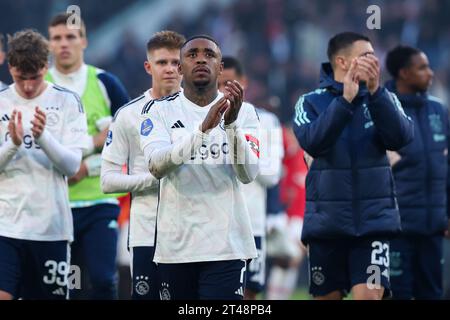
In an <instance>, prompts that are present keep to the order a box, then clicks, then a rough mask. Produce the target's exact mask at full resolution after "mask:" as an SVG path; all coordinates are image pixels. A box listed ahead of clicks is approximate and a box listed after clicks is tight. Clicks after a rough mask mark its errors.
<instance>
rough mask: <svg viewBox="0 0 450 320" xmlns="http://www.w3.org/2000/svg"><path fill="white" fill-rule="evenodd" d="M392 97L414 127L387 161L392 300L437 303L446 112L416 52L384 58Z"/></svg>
mask: <svg viewBox="0 0 450 320" xmlns="http://www.w3.org/2000/svg"><path fill="white" fill-rule="evenodd" d="M386 66H387V69H388V71H389V73H390V74H391V76H392V77H393V80H392V81H390V82H388V83H387V85H386V86H387V88H389V89H390V90H391V91H392V92H395V93H396V94H397V96H398V98H399V100H400V102H401V103H402V106H403V108H404V109H405V112H406V114H407V115H408V116H409V117H411V119H412V120H413V121H414V129H415V132H414V140H413V142H412V143H410V144H408V145H407V146H406V147H404V148H402V149H400V150H398V151H397V152H390V153H389V158H390V160H391V164H392V171H393V173H394V178H395V186H396V191H397V199H398V205H399V208H400V215H401V221H402V234H401V236H400V237H398V238H395V239H393V240H392V241H391V248H390V249H391V270H390V275H391V287H392V293H393V298H394V299H413V298H414V299H433V300H437V299H441V298H442V295H443V290H442V272H443V270H442V268H443V266H442V263H441V261H442V259H443V235H444V231H446V230H448V227H449V224H448V222H449V216H448V212H449V210H448V206H447V205H446V204H447V202H446V201H447V200H446V199H447V193H448V189H447V187H448V183H449V181H450V180H449V179H448V168H447V167H448V144H449V140H448V134H449V131H448V111H447V108H446V107H444V106H443V105H442V102H441V101H440V100H438V99H436V98H434V97H432V96H430V95H429V94H428V93H427V90H428V88H429V87H430V85H431V82H432V79H433V71H432V70H431V69H430V65H429V62H428V58H427V56H426V55H425V53H423V52H422V51H420V50H419V49H416V48H412V47H409V46H398V47H396V48H394V49H393V50H391V51H390V52H389V53H388V55H387V58H386Z"/></svg>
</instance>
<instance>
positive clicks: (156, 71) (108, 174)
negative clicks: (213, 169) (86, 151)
mask: <svg viewBox="0 0 450 320" xmlns="http://www.w3.org/2000/svg"><path fill="white" fill-rule="evenodd" d="M184 41H186V40H185V39H184V37H183V36H182V35H180V34H178V33H176V32H173V31H161V32H158V33H156V34H155V35H154V36H153V37H152V38H151V39H150V40H149V41H148V43H147V61H145V64H144V66H145V70H146V71H147V73H148V74H150V75H151V77H152V88H151V89H149V90H148V91H146V92H145V93H144V94H143V95H142V96H140V97H138V98H136V99H134V100H132V101H131V102H129V103H128V104H126V105H125V106H123V107H122V108H120V109H119V111H117V113H116V116H115V118H114V121H113V123H112V125H111V128H110V131H109V134H108V138H107V140H106V145H105V147H104V149H103V153H102V158H103V160H102V172H101V182H102V188H103V191H104V192H107V193H109V192H131V193H132V201H131V212H130V229H129V239H128V241H129V247H130V251H131V257H132V261H131V272H132V298H133V299H159V282H158V278H157V273H156V264H154V263H153V255H154V252H155V244H154V241H155V227H156V226H155V223H156V210H157V206H158V186H159V180H158V179H156V178H155V177H153V176H152V174H151V173H150V172H149V171H148V165H147V163H146V162H145V159H144V154H143V153H142V151H141V148H140V137H139V126H140V124H141V118H140V115H141V111H142V109H143V108H144V106H146V105H148V104H150V103H152V100H153V99H160V98H162V97H165V96H169V95H171V94H175V93H177V92H178V91H180V84H181V75H180V73H179V72H178V65H179V63H180V48H181V46H182V45H183V43H184ZM124 163H126V164H127V168H128V174H124V173H122V165H123V164H124Z"/></svg>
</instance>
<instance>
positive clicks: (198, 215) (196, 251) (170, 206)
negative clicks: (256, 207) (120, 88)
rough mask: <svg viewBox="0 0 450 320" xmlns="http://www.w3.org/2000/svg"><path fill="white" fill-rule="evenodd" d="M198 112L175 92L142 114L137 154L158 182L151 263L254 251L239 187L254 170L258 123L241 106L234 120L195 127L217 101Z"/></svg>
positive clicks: (243, 255) (248, 107)
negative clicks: (206, 130) (206, 129)
mask: <svg viewBox="0 0 450 320" xmlns="http://www.w3.org/2000/svg"><path fill="white" fill-rule="evenodd" d="M221 96H222V95H221V94H218V96H217V98H216V99H215V100H214V101H213V102H211V103H210V104H209V105H207V106H204V107H201V106H198V105H196V104H194V103H193V102H191V101H189V100H188V99H187V98H186V96H184V94H183V93H182V92H181V93H178V94H176V95H173V96H170V97H168V98H165V99H163V100H159V101H155V102H154V103H153V104H152V105H149V106H147V107H146V108H144V110H143V117H142V122H141V125H140V135H141V148H142V150H143V151H144V155H145V159H146V161H147V162H148V163H149V169H150V171H151V172H152V173H153V175H154V176H156V177H158V178H161V181H160V199H159V207H158V218H157V226H158V230H157V238H156V252H155V258H154V260H155V261H156V262H161V263H184V262H199V261H218V260H235V259H250V258H255V257H256V248H255V243H254V239H253V232H252V229H251V223H250V217H249V214H248V210H247V206H246V204H245V200H244V197H245V196H246V195H245V194H244V193H243V192H242V189H241V181H242V182H244V183H248V182H251V181H252V180H254V179H255V177H256V176H257V174H258V170H259V164H258V162H259V140H258V135H257V134H258V129H259V120H258V117H257V115H256V111H255V109H254V108H253V106H251V105H248V104H244V105H243V106H242V107H241V110H240V112H239V116H238V119H237V120H236V121H235V122H234V123H233V124H231V125H229V126H227V127H225V126H224V122H223V120H222V122H221V124H220V125H218V126H217V127H216V128H214V129H213V130H211V132H209V133H208V134H204V133H202V132H200V130H199V129H198V128H199V126H200V124H201V123H202V122H203V120H204V118H205V117H206V115H207V113H208V111H209V110H210V108H211V107H212V105H214V104H215V103H216V102H217V101H218V100H219V99H220V98H221Z"/></svg>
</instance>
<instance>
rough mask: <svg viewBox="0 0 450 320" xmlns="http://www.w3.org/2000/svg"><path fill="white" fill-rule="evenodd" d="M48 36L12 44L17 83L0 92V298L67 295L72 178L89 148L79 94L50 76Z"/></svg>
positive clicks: (22, 35)
mask: <svg viewBox="0 0 450 320" xmlns="http://www.w3.org/2000/svg"><path fill="white" fill-rule="evenodd" d="M48 55H49V51H48V43H47V41H46V40H45V38H44V37H43V36H42V35H40V34H39V33H37V32H35V31H32V30H24V31H20V32H17V33H15V34H14V35H13V37H12V38H11V39H10V40H9V43H8V54H7V58H8V67H9V72H10V73H11V76H12V79H13V81H14V83H13V84H12V85H11V86H9V87H7V88H5V89H3V90H2V91H1V92H0V110H1V112H2V116H1V117H0V119H1V120H0V137H1V139H0V212H1V214H0V299H18V298H23V299H66V298H67V296H68V279H67V277H68V274H69V270H70V247H69V242H71V241H72V240H73V225H72V214H71V212H70V206H69V199H68V196H67V192H68V191H67V180H66V177H68V176H72V175H74V174H75V173H76V172H77V171H78V168H79V167H80V164H81V156H82V149H83V148H85V147H87V126H86V117H85V114H84V112H83V108H82V105H81V102H80V100H79V97H78V96H77V95H76V94H75V93H73V92H70V91H68V90H66V89H63V88H61V87H58V86H56V85H53V84H50V83H48V82H46V81H44V76H45V73H46V72H47V61H48Z"/></svg>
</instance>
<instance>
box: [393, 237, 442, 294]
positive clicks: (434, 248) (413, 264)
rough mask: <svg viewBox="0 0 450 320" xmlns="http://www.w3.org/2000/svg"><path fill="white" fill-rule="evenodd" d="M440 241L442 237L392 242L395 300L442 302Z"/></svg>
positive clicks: (412, 238) (414, 238)
mask: <svg viewBox="0 0 450 320" xmlns="http://www.w3.org/2000/svg"><path fill="white" fill-rule="evenodd" d="M443 241H444V239H443V237H442V236H441V235H435V236H402V237H399V238H396V239H392V240H391V270H390V276H391V286H392V297H393V298H394V299H401V300H410V299H413V298H415V299H419V300H439V299H442V295H443V288H442V285H443V280H442V273H443V265H442V259H443Z"/></svg>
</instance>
